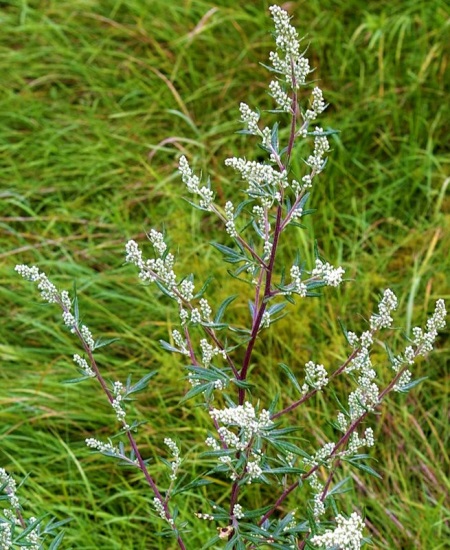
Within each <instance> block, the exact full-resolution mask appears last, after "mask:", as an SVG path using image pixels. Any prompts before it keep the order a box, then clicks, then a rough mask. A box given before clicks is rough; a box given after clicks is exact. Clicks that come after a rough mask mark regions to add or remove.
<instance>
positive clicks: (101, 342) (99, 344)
mask: <svg viewBox="0 0 450 550" xmlns="http://www.w3.org/2000/svg"><path fill="white" fill-rule="evenodd" d="M119 340H120V338H102V337H101V336H100V338H97V340H96V341H95V344H94V348H93V350H92V351H94V350H96V349H99V348H105V347H106V346H109V345H110V344H112V343H113V342H118V341H119Z"/></svg>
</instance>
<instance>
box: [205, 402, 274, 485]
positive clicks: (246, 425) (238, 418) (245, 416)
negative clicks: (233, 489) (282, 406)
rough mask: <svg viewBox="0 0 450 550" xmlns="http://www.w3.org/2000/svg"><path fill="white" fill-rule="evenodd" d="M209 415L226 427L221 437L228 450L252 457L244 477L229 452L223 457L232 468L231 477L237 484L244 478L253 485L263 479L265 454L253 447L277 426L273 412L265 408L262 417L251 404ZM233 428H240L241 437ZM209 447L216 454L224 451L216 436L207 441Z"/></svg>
mask: <svg viewBox="0 0 450 550" xmlns="http://www.w3.org/2000/svg"><path fill="white" fill-rule="evenodd" d="M209 414H210V415H211V417H212V418H213V419H214V420H215V421H216V422H218V423H221V424H223V426H221V427H220V428H219V429H218V434H219V437H220V440H221V441H222V444H224V445H225V448H226V449H228V450H230V449H235V450H236V451H238V452H240V451H246V453H247V456H248V457H249V459H248V460H247V462H246V464H245V467H244V471H243V473H242V474H239V473H238V472H237V471H236V470H235V469H234V466H233V459H232V457H231V456H230V454H229V453H227V454H225V455H224V456H221V457H219V461H220V462H221V463H223V464H226V465H228V466H229V468H230V470H231V474H230V478H231V479H232V480H234V481H235V480H237V479H238V478H239V477H240V475H241V476H242V477H245V480H246V482H247V483H251V482H252V481H253V480H254V479H257V478H258V477H260V476H261V474H262V469H261V466H260V463H261V460H262V458H263V455H262V453H261V451H260V450H259V449H257V448H256V447H252V444H254V438H255V437H257V436H261V435H263V434H264V433H265V432H266V430H267V429H269V428H270V427H271V426H272V425H273V422H272V420H271V419H270V414H269V412H268V411H266V410H264V409H263V410H262V411H261V412H260V413H259V418H258V417H257V414H256V411H255V409H254V407H253V405H252V404H251V403H249V402H248V401H247V402H246V403H245V404H244V405H239V406H237V407H229V408H226V409H212V410H211V411H210V412H209ZM230 428H231V429H230ZM232 428H237V434H236V433H234V432H233V431H232ZM206 445H208V447H212V448H213V450H215V451H219V450H221V446H220V445H219V443H218V442H217V441H216V440H215V439H214V438H213V437H208V438H207V439H206Z"/></svg>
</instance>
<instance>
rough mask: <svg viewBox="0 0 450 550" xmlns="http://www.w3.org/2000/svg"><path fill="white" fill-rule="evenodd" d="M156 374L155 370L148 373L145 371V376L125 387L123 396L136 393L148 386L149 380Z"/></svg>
mask: <svg viewBox="0 0 450 550" xmlns="http://www.w3.org/2000/svg"><path fill="white" fill-rule="evenodd" d="M155 374H157V371H156V370H153V371H151V372H149V373H147V374H146V375H145V376H143V377H142V378H141V379H140V380H139V381H138V382H136V384H133V385H132V386H130V387H128V384H127V388H126V393H125V396H128V395H130V394H131V393H137V392H140V391H142V390H145V388H146V387H147V386H148V383H149V381H150V380H151V379H152V378H153V377H154V376H155Z"/></svg>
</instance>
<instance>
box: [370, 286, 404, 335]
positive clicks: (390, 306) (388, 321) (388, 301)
mask: <svg viewBox="0 0 450 550" xmlns="http://www.w3.org/2000/svg"><path fill="white" fill-rule="evenodd" d="M397 305H398V300H397V296H396V295H395V294H394V293H393V292H392V290H390V289H389V288H388V289H387V290H385V291H384V294H383V298H382V299H381V302H380V303H379V305H378V313H374V314H373V315H372V316H371V317H370V328H371V329H372V330H378V329H380V328H389V327H390V326H391V325H392V323H393V319H392V317H391V313H392V312H393V311H395V310H396V309H397Z"/></svg>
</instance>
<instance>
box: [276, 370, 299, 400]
mask: <svg viewBox="0 0 450 550" xmlns="http://www.w3.org/2000/svg"><path fill="white" fill-rule="evenodd" d="M279 366H280V367H281V368H282V369H283V371H284V372H285V373H286V376H287V377H288V378H289V380H290V381H291V382H292V384H293V385H294V388H295V389H296V390H297V391H298V393H300V394H301V393H303V392H302V388H301V386H300V384H299V383H298V381H297V378H296V377H295V375H294V373H293V372H292V371H291V369H290V368H289V367H288V366H287V365H285V364H284V363H279Z"/></svg>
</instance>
